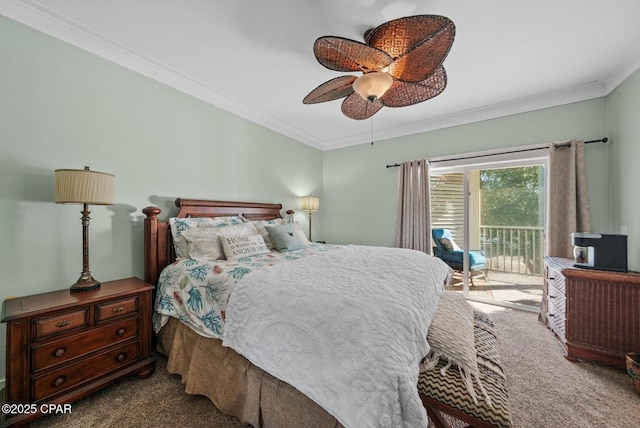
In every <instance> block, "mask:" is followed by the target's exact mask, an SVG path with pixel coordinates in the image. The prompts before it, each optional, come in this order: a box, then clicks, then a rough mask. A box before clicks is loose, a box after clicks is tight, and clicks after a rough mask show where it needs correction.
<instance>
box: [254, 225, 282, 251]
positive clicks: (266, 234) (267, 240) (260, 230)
mask: <svg viewBox="0 0 640 428" xmlns="http://www.w3.org/2000/svg"><path fill="white" fill-rule="evenodd" d="M251 224H253V225H254V226H255V227H256V230H257V231H258V233H259V234H260V235H261V236H262V238H263V239H264V243H265V244H266V245H267V248H268V249H272V248H273V242H271V238H270V237H269V232H267V229H265V228H264V227H265V226H278V225H281V224H284V219H282V218H274V219H273V220H253V221H251Z"/></svg>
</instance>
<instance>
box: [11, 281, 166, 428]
mask: <svg viewBox="0 0 640 428" xmlns="http://www.w3.org/2000/svg"><path fill="white" fill-rule="evenodd" d="M153 288H154V287H153V286H152V285H150V284H148V283H146V282H144V281H142V280H140V279H138V278H127V279H121V280H117V281H110V282H104V283H102V285H101V287H100V288H99V289H96V290H91V291H85V292H71V291H69V289H65V290H59V291H53V292H49V293H42V294H36V295H33V296H25V297H18V298H15V299H8V300H5V301H4V302H3V304H2V322H4V323H7V345H6V346H7V361H6V387H5V392H4V403H7V404H21V405H31V409H35V413H33V412H30V413H24V412H20V413H18V412H17V411H16V412H15V413H9V414H4V415H3V416H4V418H5V420H4V424H5V425H13V424H24V423H28V422H29V421H31V420H33V419H36V418H38V417H40V416H41V412H40V408H41V406H42V405H43V404H68V403H71V402H73V401H76V400H78V399H80V398H82V397H85V396H87V395H89V394H91V393H93V392H95V391H97V390H99V389H101V388H103V387H105V386H107V385H109V384H110V383H112V382H114V381H115V380H117V379H119V378H121V377H123V376H126V375H130V374H136V375H137V376H138V377H140V378H145V377H148V376H150V375H151V374H152V373H153V371H154V369H155V358H153V357H152V356H151V340H152V335H151V311H152V301H151V293H152V290H153ZM14 407H15V406H14ZM3 410H4V408H3ZM3 413H4V412H3Z"/></svg>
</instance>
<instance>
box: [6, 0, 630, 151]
mask: <svg viewBox="0 0 640 428" xmlns="http://www.w3.org/2000/svg"><path fill="white" fill-rule="evenodd" d="M0 14H2V15H4V16H6V17H7V18H9V19H12V20H14V21H17V22H19V23H21V24H24V25H26V26H28V27H31V28H34V29H36V30H38V31H40V32H43V33H45V34H48V35H50V36H52V37H54V38H56V39H59V40H62V41H64V42H66V43H69V44H71V45H73V46H76V47H78V48H80V49H82V50H85V51H88V52H90V53H92V54H95V55H97V56H99V57H101V58H104V59H107V60H109V61H111V62H113V63H115V64H118V65H121V66H123V67H125V68H127V69H130V70H133V71H135V72H137V73H139V74H141V75H143V76H146V77H148V78H151V79H153V80H156V81H158V82H161V83H163V84H165V85H167V86H169V87H172V88H174V89H177V90H179V91H181V92H184V93H186V94H189V95H191V96H193V97H195V98H197V99H200V100H202V101H204V102H206V103H209V104H212V105H214V106H216V107H219V108H221V109H223V110H226V111H228V112H231V113H233V114H235V115H237V116H239V117H241V118H243V119H246V120H249V121H251V122H253V123H256V124H258V125H261V126H264V127H266V128H268V129H271V130H273V131H275V132H278V133H280V134H282V135H284V136H287V137H289V138H292V139H294V140H296V141H298V142H301V143H304V144H307V145H309V146H311V147H313V148H315V149H318V150H323V151H325V150H335V149H339V148H344V147H348V146H353V145H357V144H363V143H369V142H370V139H371V135H370V133H366V132H365V133H360V134H355V135H350V136H348V137H345V138H340V139H335V140H328V141H323V140H321V139H319V138H317V137H315V136H313V135H310V134H308V133H306V132H304V131H302V130H300V129H298V128H296V127H294V126H292V125H290V124H287V123H285V122H283V121H281V120H280V119H278V118H276V117H274V116H271V115H266V114H263V113H260V112H258V111H256V110H255V109H253V108H251V107H250V106H248V105H246V104H243V103H241V102H239V101H238V100H236V99H234V98H233V97H231V96H228V95H226V94H222V93H220V92H218V91H216V90H214V89H213V88H211V87H209V86H207V85H206V84H204V83H203V82H201V81H199V80H198V79H195V78H194V77H193V76H190V75H188V74H186V73H182V72H180V71H178V70H176V69H174V68H172V67H170V66H169V65H167V64H165V63H163V62H161V61H158V60H156V59H155V58H152V57H150V56H148V55H145V54H143V53H142V52H140V51H137V50H136V49H134V48H132V47H131V46H128V45H126V44H124V43H122V42H119V41H117V40H114V39H112V38H110V37H108V36H106V35H105V34H102V33H100V32H98V31H95V30H94V29H92V28H89V27H87V26H85V25H83V24H81V23H79V22H77V21H75V20H73V19H71V18H69V17H67V16H64V15H61V14H59V13H57V12H55V11H54V10H52V9H50V8H48V7H47V6H46V5H45V4H43V3H42V2H39V1H34V0H0ZM625 58H626V60H625V61H624V62H622V63H621V64H619V66H618V67H616V68H615V69H614V70H613V71H612V72H611V73H609V74H607V75H605V76H603V77H602V78H601V79H599V80H598V81H597V82H592V83H587V84H584V85H580V86H576V87H572V88H566V89H562V90H558V91H552V92H548V93H545V94H540V95H535V96H532V97H527V98H521V99H516V100H511V101H507V102H503V103H499V104H493V105H487V106H482V107H479V108H476V109H472V110H466V111H463V112H458V113H454V114H450V115H444V116H440V117H435V118H430V119H425V120H422V121H419V122H414V123H411V124H407V125H403V126H400V127H394V128H387V129H382V130H379V131H377V132H376V135H375V137H376V141H382V140H387V139H392V138H400V137H404V136H407V135H412V134H416V133H421V132H428V131H434V130H437V129H443V128H448V127H453V126H459V125H465V124H469V123H473V122H479V121H483V120H489V119H495V118H498V117H504V116H510V115H514V114H519V113H524V112H528V111H533V110H538V109H543V108H548V107H555V106H558V105H563V104H569V103H573V102H579V101H585V100H589V99H593V98H598V97H603V96H606V95H608V94H609V93H611V91H613V90H614V89H615V88H616V87H617V86H618V85H620V84H621V83H622V82H623V81H624V80H625V79H627V78H628V77H629V76H630V75H631V74H632V73H634V72H635V71H636V70H638V69H639V68H640V38H639V39H638V40H636V41H635V43H634V44H633V45H632V46H631V47H630V48H629V50H628V55H626V56H625Z"/></svg>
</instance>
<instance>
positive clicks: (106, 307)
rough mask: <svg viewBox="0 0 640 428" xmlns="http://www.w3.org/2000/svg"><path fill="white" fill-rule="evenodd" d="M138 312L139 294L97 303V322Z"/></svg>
mask: <svg viewBox="0 0 640 428" xmlns="http://www.w3.org/2000/svg"><path fill="white" fill-rule="evenodd" d="M135 312H138V296H132V297H128V298H126V299H120V300H112V301H109V302H105V303H100V304H98V305H96V324H98V323H101V322H104V321H107V320H110V319H112V318H116V317H121V316H123V315H127V314H132V313H135Z"/></svg>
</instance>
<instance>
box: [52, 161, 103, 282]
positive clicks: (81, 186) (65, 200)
mask: <svg viewBox="0 0 640 428" xmlns="http://www.w3.org/2000/svg"><path fill="white" fill-rule="evenodd" d="M55 177H56V178H55V181H56V204H83V206H84V209H83V210H82V211H81V214H82V218H81V219H80V220H82V273H81V274H80V278H79V279H78V281H76V283H75V284H73V285H72V286H71V291H74V292H75V291H88V290H93V289H96V288H98V287H100V281H97V280H96V279H94V278H93V276H92V275H91V271H89V220H90V219H91V218H90V217H89V214H91V212H90V211H89V205H113V179H114V176H113V175H112V174H107V173H104V172H98V171H91V170H89V167H88V166H85V167H84V169H57V170H55Z"/></svg>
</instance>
